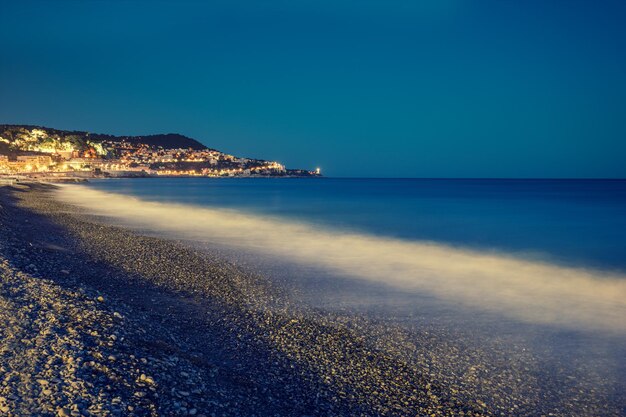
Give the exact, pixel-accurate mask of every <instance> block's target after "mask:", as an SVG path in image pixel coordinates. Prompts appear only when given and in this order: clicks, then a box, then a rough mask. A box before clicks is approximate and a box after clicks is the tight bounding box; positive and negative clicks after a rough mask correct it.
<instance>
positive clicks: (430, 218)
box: [89, 178, 626, 271]
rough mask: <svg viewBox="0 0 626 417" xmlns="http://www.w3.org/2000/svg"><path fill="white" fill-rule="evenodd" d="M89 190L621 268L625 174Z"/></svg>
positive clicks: (235, 182)
mask: <svg viewBox="0 0 626 417" xmlns="http://www.w3.org/2000/svg"><path fill="white" fill-rule="evenodd" d="M89 187H92V188H95V189H98V190H102V191H107V192H113V193H121V194H126V195H132V196H136V197H140V198H141V199H145V200H151V201H159V202H168V203H182V204H189V205H194V206H204V207H211V208H228V209H235V210H238V211H243V212H247V213H253V214H258V215H261V216H268V215H269V216H272V217H274V218H276V217H278V218H287V219H291V220H296V221H303V222H306V223H308V224H313V225H321V226H324V227H328V228H332V229H334V230H343V231H346V230H349V231H358V232H361V233H365V234H372V235H376V236H388V237H394V238H400V239H402V240H407V241H434V242H439V243H443V244H447V245H453V246H457V247H462V248H475V249H480V250H496V251H501V252H505V253H510V254H513V255H516V256H522V257H524V258H532V259H541V260H548V261H550V262H555V263H558V264H567V265H574V266H582V267H586V266H589V267H593V268H603V269H604V268H606V269H611V270H618V271H626V180H489V179H484V180H483V179H480V180H454V179H451V180H438V179H331V178H320V179H265V178H258V179H209V178H159V179H116V180H102V181H93V182H91V183H90V184H89Z"/></svg>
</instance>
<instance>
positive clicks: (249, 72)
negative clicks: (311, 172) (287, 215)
mask: <svg viewBox="0 0 626 417" xmlns="http://www.w3.org/2000/svg"><path fill="white" fill-rule="evenodd" d="M416 4H419V5H416ZM0 22H1V23H0V43H1V44H0V56H1V57H2V60H1V61H0V123H26V124H40V125H45V126H49V127H56V128H60V129H76V130H88V131H92V132H101V133H112V134H147V133H164V132H178V133H182V134H185V135H188V136H191V137H194V138H197V139H199V140H201V141H202V142H204V143H205V144H207V145H209V146H211V147H215V148H218V149H220V150H223V151H225V152H229V153H233V154H236V155H241V156H252V157H261V158H267V159H274V160H279V161H281V162H283V163H285V164H287V165H288V166H290V167H305V168H314V167H316V166H321V167H322V169H323V171H324V173H325V174H327V175H333V176H401V177H626V24H624V22H626V1H622V0H619V1H592V0H590V1H576V0H563V1H550V0H537V1H530V0H529V1H526V0H525V1H502V0H493V1H479V0H426V1H421V2H420V1H417V0H415V1H391V0H381V1H367V0H361V1H341V0H329V1H326V0H316V1H283V2H278V1H275V2H269V1H268V2H262V1H236V0H231V1H223V2H218V1H214V2H210V1H171V2H167V1H145V2H144V1H122V0H118V1H91V2H90V1H59V0H57V1H40V2H30V1H25V0H20V1H10V2H9V1H4V0H0Z"/></svg>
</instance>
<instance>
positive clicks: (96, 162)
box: [0, 124, 321, 178]
mask: <svg viewBox="0 0 626 417" xmlns="http://www.w3.org/2000/svg"><path fill="white" fill-rule="evenodd" d="M0 174H4V175H24V176H29V177H40V176H47V177H63V176H69V177H84V178H90V177H151V176H154V177H157V176H201V177H268V176H269V177H317V176H321V174H320V171H319V169H316V170H305V169H289V168H286V167H285V166H284V165H283V164H281V163H279V162H276V161H267V160H263V159H256V158H243V157H237V156H234V155H229V154H226V153H223V152H220V151H218V150H216V149H211V148H208V147H207V146H205V145H203V144H202V143H200V142H198V141H197V140H195V139H192V138H189V137H186V136H183V135H180V134H177V133H167V134H156V135H145V136H113V135H107V134H101V133H90V132H83V131H68V130H58V129H52V128H48V127H42V126H31V125H8V124H0Z"/></svg>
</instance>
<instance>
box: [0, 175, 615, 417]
mask: <svg viewBox="0 0 626 417" xmlns="http://www.w3.org/2000/svg"><path fill="white" fill-rule="evenodd" d="M53 187H54V186H52V185H44V184H34V183H33V184H21V185H18V186H11V187H9V186H6V187H0V205H1V206H2V211H1V213H2V216H1V217H0V222H1V223H2V231H1V232H0V233H1V234H2V239H1V240H0V242H2V246H0V258H1V261H0V262H1V264H2V269H1V271H2V272H0V275H1V276H2V281H1V285H2V292H1V293H0V302H1V304H0V306H1V307H0V308H1V309H0V314H2V315H3V317H7V320H9V319H8V318H9V317H13V318H14V319H15V320H13V321H11V323H14V324H12V325H11V326H9V327H7V328H6V329H5V330H4V331H5V332H9V331H12V330H11V329H13V328H15V329H16V331H15V332H14V333H15V334H19V333H20V332H21V333H23V334H24V335H25V336H23V337H22V338H21V339H20V340H22V339H29V338H34V340H35V342H34V343H31V344H27V343H24V345H21V344H20V343H21V342H20V341H18V340H17V339H18V338H17V337H14V338H12V339H11V338H8V339H7V337H6V336H5V337H3V339H4V342H0V346H1V351H2V352H3V353H2V355H3V356H2V362H1V363H0V365H1V366H3V367H4V368H2V369H5V368H11V369H9V370H4V371H3V372H2V373H4V374H5V376H4V380H5V381H7V380H8V381H9V382H7V384H5V385H3V386H2V388H1V389H0V397H2V398H0V407H8V413H13V414H14V415H22V414H29V413H35V414H40V415H63V414H62V413H66V414H67V415H90V414H87V412H89V413H91V414H93V415H126V414H129V413H132V414H133V415H205V416H210V415H253V414H254V415H342V416H349V415H398V416H400V415H416V414H417V415H437V416H438V415H499V414H502V413H504V412H509V413H513V414H517V415H530V414H535V413H538V414H541V413H544V412H545V414H548V412H553V411H554V410H553V409H551V408H549V407H550V406H549V405H548V401H544V403H545V404H542V400H544V399H542V398H539V397H532V396H528V397H527V398H518V394H517V393H516V392H513V393H511V394H510V395H509V396H507V393H506V391H507V390H508V388H507V389H501V388H502V387H498V386H494V387H487V388H481V389H483V391H479V390H478V389H477V388H476V387H475V385H479V384H478V383H477V382H476V379H477V378H479V375H477V374H476V373H474V374H472V373H471V372H470V373H468V375H466V376H462V377H459V378H457V379H454V378H452V377H451V376H450V374H452V372H451V371H450V370H448V371H449V372H450V373H446V372H447V371H446V369H445V368H446V366H443V365H442V364H440V363H437V360H438V359H441V358H444V357H449V356H451V355H457V356H458V357H459V358H462V359H463V360H464V361H465V362H467V361H469V360H468V359H467V358H465V357H464V355H471V352H462V351H459V348H458V345H457V344H455V343H453V342H450V341H449V340H446V338H445V337H446V336H447V337H452V336H453V335H428V333H427V334H425V335H424V334H422V335H420V336H419V337H420V339H418V342H420V343H419V344H418V345H417V346H415V349H416V350H417V352H418V353H419V354H420V355H421V356H420V357H421V359H419V360H417V361H416V362H411V361H407V360H405V358H404V357H403V356H402V355H401V354H400V353H398V352H396V350H399V348H398V347H397V346H394V345H388V344H385V343H386V342H385V339H384V337H383V335H382V333H381V334H377V333H376V332H377V331H378V330H377V329H376V327H375V326H373V325H372V324H371V323H369V322H368V321H367V320H366V319H363V320H362V321H359V320H357V319H355V318H354V317H350V319H351V321H348V320H347V317H341V316H332V315H328V314H324V313H321V312H316V311H311V310H309V309H306V308H305V307H302V306H299V305H297V304H296V303H294V302H292V300H290V299H289V297H288V296H287V295H286V294H284V293H283V291H281V289H280V288H277V287H276V286H275V285H273V284H272V282H271V281H269V280H267V279H265V278H264V277H262V276H259V275H255V274H253V273H251V272H250V271H247V270H244V269H242V268H241V267H239V266H237V265H235V264H233V263H232V262H229V261H228V260H225V259H221V258H219V257H218V256H212V255H211V254H207V253H200V252H198V251H195V250H193V249H190V248H188V247H186V246H184V245H182V244H180V243H177V242H174V241H168V240H165V239H159V238H153V237H146V236H141V235H139V234H136V233H132V232H130V231H128V230H125V229H121V228H117V227H113V226H109V225H105V224H103V223H102V222H99V221H98V219H97V218H93V217H92V216H89V215H87V214H85V213H80V212H79V211H78V210H77V209H76V208H73V207H70V206H67V205H65V204H63V203H61V202H59V201H57V200H55V199H54V198H53V195H52V193H51V192H50V191H51V190H52V189H53ZM100 297H101V298H100ZM31 306H33V307H31ZM68 309H69V310H68ZM352 319H354V320H355V321H352ZM18 330H19V331H18ZM94 331H95V332H97V333H96V334H95V335H94V334H93V332H94ZM386 331H388V330H386ZM394 331H395V330H394ZM58 335H61V336H60V337H56V336H58ZM70 335H71V337H70ZM3 336H4V335H3ZM397 336H403V335H397ZM372 338H373V339H375V340H376V343H372V342H371V341H370V339H372ZM40 339H41V340H40ZM398 339H402V337H400V338H398ZM7 340H8V341H7ZM411 342H412V341H411ZM54 343H60V345H58V346H57V345H54ZM407 343H408V342H407ZM51 352H54V354H53V355H51ZM49 358H50V359H49ZM69 358H71V359H69ZM111 358H112V359H111ZM48 360H51V361H52V362H51V363H46V364H45V365H42V363H43V362H45V361H48ZM455 360H456V359H450V361H452V362H454V361H455ZM475 361H476V364H478V365H482V364H480V363H479V361H478V359H476V358H475ZM5 364H9V365H10V366H8V367H7V366H6V365H5ZM46 365H48V366H46ZM446 365H448V363H446ZM520 366H525V365H524V364H521V365H520ZM509 372H510V374H511V375H509V376H506V378H510V379H511V381H512V382H510V385H511V387H516V384H517V385H524V384H526V382H527V381H526V380H524V381H522V382H519V383H518V382H516V380H518V379H520V378H519V376H520V375H518V374H517V373H516V372H517V369H516V368H511V369H510V370H509ZM17 375H22V376H21V377H19V378H18V377H17ZM142 375H143V378H142ZM2 376H3V375H1V373H0V378H1V377H2ZM7 376H8V379H7ZM502 378H504V376H503V377H502ZM524 378H526V376H524ZM39 379H41V380H45V381H46V382H47V384H46V383H40V382H38V380H39ZM493 380H494V384H497V383H498V381H499V379H498V377H494V379H493ZM57 381H58V382H57ZM472 381H474V382H472ZM461 382H462V383H461ZM49 386H52V388H46V387H49ZM44 390H49V391H50V393H48V394H46V393H44ZM500 391H502V392H500ZM494 392H498V396H497V397H494V396H493V395H492V394H493V393H494ZM3 398H4V400H3ZM591 406H593V407H595V408H589V410H588V412H587V413H585V414H588V415H593V414H597V415H601V414H607V415H610V413H607V412H606V410H602V409H601V408H598V407H602V401H598V403H597V404H591V405H589V407H591ZM129 407H131V408H129ZM544 407H545V409H544ZM560 407H561V408H560V412H559V413H556V415H559V414H561V415H568V414H571V413H572V412H574V411H576V410H577V408H576V407H577V404H576V403H572V404H560ZM77 408H78V411H77ZM2 410H3V408H0V413H1V412H2ZM524 410H525V411H524ZM72 412H74V413H73V414H72ZM46 413H48V414H46Z"/></svg>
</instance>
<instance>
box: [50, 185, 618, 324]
mask: <svg viewBox="0 0 626 417" xmlns="http://www.w3.org/2000/svg"><path fill="white" fill-rule="evenodd" d="M58 195H59V196H60V197H61V199H63V200H64V201H66V202H69V203H71V204H74V205H77V206H81V207H84V208H86V209H88V210H89V211H90V212H92V213H94V214H99V215H105V216H109V217H112V218H115V219H118V220H120V221H123V222H124V223H125V224H127V225H133V226H137V227H143V228H150V229H153V230H158V231H160V232H162V233H165V234H167V235H168V236H172V237H177V238H186V239H194V240H199V241H212V242H217V243H221V244H229V245H240V246H243V247H245V248H246V249H248V250H253V251H256V252H260V253H264V254H269V255H273V256H279V257H284V258H286V259H288V260H290V261H296V262H301V263H308V264H315V265H321V266H323V267H325V268H327V269H330V270H332V271H336V272H339V273H341V274H348V275H351V276H354V277H358V278H362V279H366V280H370V281H374V282H383V283H386V284H388V285H391V286H394V287H397V288H402V289H407V290H412V291H415V290H419V291H423V292H426V293H429V294H432V295H435V296H437V297H439V298H441V299H446V300H452V301H455V302H459V303H462V304H464V305H467V306H471V307H475V308H480V309H486V310H491V311H497V312H499V313H501V314H503V315H506V316H509V317H514V318H517V319H521V320H524V321H529V322H535V323H545V324H558V325H562V326H567V327H571V328H588V329H598V330H605V331H610V332H617V333H620V334H624V333H626V275H624V274H619V273H612V272H607V271H601V270H592V269H581V268H571V267H564V266H559V265H553V264H549V263H544V262H537V261H529V260H525V259H520V258H516V257H514V256H508V255H503V254H494V253H489V252H480V251H476V250H465V249H459V248H453V247H450V246H446V245H442V244H435V243H430V242H413V241H403V240H399V239H391V238H381V237H378V236H373V235H367V234H358V233H343V232H340V231H333V230H330V229H323V228H319V227H315V226H313V225H308V224H304V223H297V222H293V221H284V220H279V219H273V218H268V217H261V216H255V215H248V214H244V213H240V212H236V211H230V210H219V209H210V208H203V207H196V206H189V205H181V204H169V203H157V202H148V201H143V200H140V199H137V198H134V197H129V196H124V195H120V194H113V193H106V192H102V191H98V190H94V189H90V188H88V187H85V186H80V185H67V186H64V187H61V188H60V190H59V191H58Z"/></svg>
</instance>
